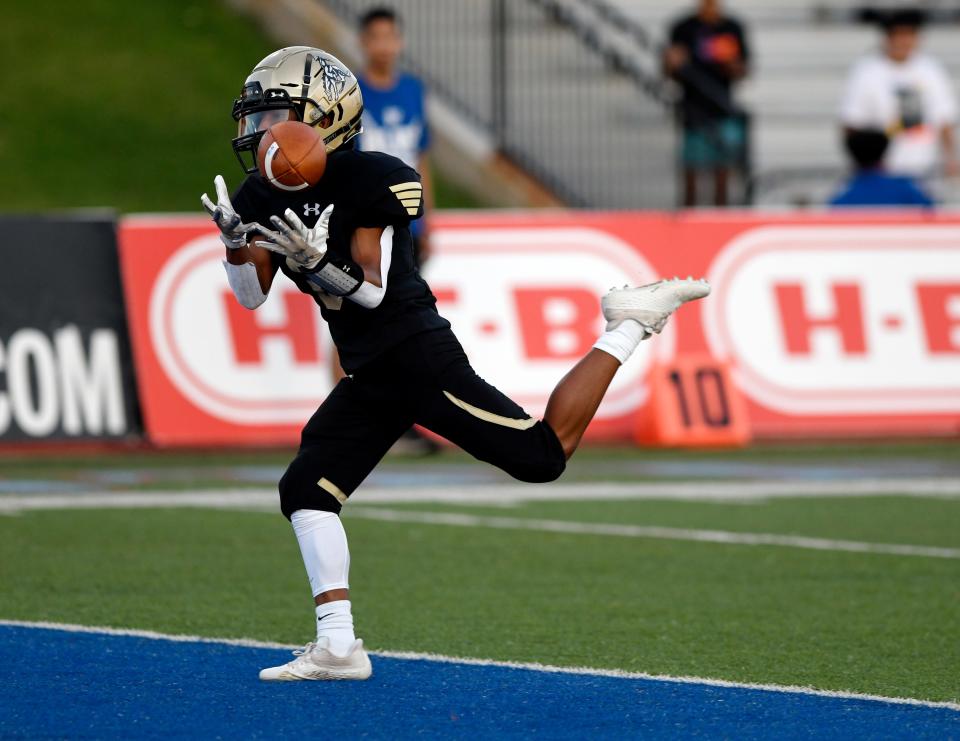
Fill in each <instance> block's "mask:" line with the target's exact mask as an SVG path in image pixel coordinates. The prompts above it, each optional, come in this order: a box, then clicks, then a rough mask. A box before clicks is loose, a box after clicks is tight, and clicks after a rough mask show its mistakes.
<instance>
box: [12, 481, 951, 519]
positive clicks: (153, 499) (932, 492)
mask: <svg viewBox="0 0 960 741" xmlns="http://www.w3.org/2000/svg"><path fill="white" fill-rule="evenodd" d="M869 496H894V497H921V498H927V497H934V498H941V499H960V478H935V477H926V478H886V479H849V480H838V481H724V482H697V481H695V482H648V481H644V482H630V483H594V484H583V483H570V484H566V483H564V484H523V485H517V484H485V485H469V486H437V487H431V486H402V487H370V488H363V489H361V490H359V491H358V492H356V495H355V496H354V497H353V498H352V502H351V506H354V505H356V504H358V503H359V504H401V503H417V502H432V503H450V504H515V503H520V502H561V501H586V500H609V501H621V500H637V501H639V500H648V499H657V500H676V501H694V502H700V501H707V502H762V501H765V500H768V499H780V498H797V499H806V498H848V497H869ZM277 505H278V498H277V492H276V489H273V488H270V489H247V488H244V489H238V488H233V489H230V488H227V489H209V490H192V491H182V490H179V491H178V490H154V491H122V490H117V491H110V492H104V491H90V492H72V493H69V494H31V493H13V494H0V512H11V511H21V510H34V509H84V508H97V509H99V508H122V509H126V508H136V507H217V508H219V507H224V508H228V507H276V506H277Z"/></svg>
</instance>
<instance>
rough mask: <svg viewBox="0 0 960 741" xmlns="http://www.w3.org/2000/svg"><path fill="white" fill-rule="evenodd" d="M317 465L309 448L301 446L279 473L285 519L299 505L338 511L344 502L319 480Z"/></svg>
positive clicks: (319, 474) (319, 509) (281, 506)
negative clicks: (281, 473)
mask: <svg viewBox="0 0 960 741" xmlns="http://www.w3.org/2000/svg"><path fill="white" fill-rule="evenodd" d="M320 468H321V464H320V462H319V461H317V460H316V459H314V458H313V456H311V455H310V452H309V451H307V450H301V451H300V452H299V453H297V457H296V458H294V459H293V460H292V461H291V462H290V465H289V466H287V470H286V471H285V472H284V474H283V476H281V477H280V483H279V485H278V489H279V490H280V511H281V512H283V515H284V517H286V518H287V519H288V520H289V519H290V515H292V514H293V513H294V512H296V511H297V510H298V509H313V510H318V511H320V512H333V513H334V514H340V510H341V509H343V505H342V504H340V502H339V501H338V500H337V498H336V497H335V496H334V495H333V494H331V493H330V492H329V491H327V490H326V489H324V488H323V487H322V486H321V484H320V481H321V480H323V472H322V471H321V470H320Z"/></svg>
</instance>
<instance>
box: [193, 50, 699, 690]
mask: <svg viewBox="0 0 960 741" xmlns="http://www.w3.org/2000/svg"><path fill="white" fill-rule="evenodd" d="M362 111H363V104H362V100H361V94H360V89H359V87H358V85H357V79H356V77H355V76H354V75H353V73H352V72H351V71H350V70H349V69H347V67H346V66H344V65H343V64H342V63H341V62H340V61H339V60H338V59H337V58H336V57H334V56H332V55H330V54H328V53H326V52H324V51H322V50H320V49H314V48H309V47H303V46H297V47H289V48H285V49H280V50H279V51H276V52H274V53H273V54H271V55H269V56H268V57H266V58H265V59H264V60H263V61H261V62H260V63H259V64H258V65H257V66H256V67H255V68H254V70H253V72H252V73H251V74H250V76H249V77H247V80H246V82H245V83H244V86H243V91H242V94H241V96H240V98H238V99H237V100H236V101H235V102H234V106H233V117H234V118H235V119H236V120H237V122H238V124H239V135H238V136H237V138H235V139H234V140H233V148H234V150H235V152H236V154H237V157H238V158H239V159H240V162H241V165H242V166H243V168H244V170H245V171H246V173H247V178H246V180H244V181H243V183H242V184H241V185H240V187H239V189H238V190H237V191H236V193H235V194H234V195H233V197H232V198H231V197H230V195H229V194H228V192H227V188H226V184H225V183H224V180H223V178H222V177H220V176H219V175H218V176H217V177H216V180H215V183H216V195H217V202H216V203H213V202H212V201H211V199H210V198H208V197H207V195H206V194H204V195H203V197H202V199H201V200H202V203H203V205H204V207H205V208H206V210H207V211H208V212H209V213H210V215H211V217H212V218H213V220H214V222H215V223H216V225H217V227H219V229H220V232H221V239H222V240H223V243H224V245H225V247H226V259H225V260H224V267H225V268H226V271H227V280H228V282H229V284H230V287H231V289H232V290H233V292H234V294H235V295H236V298H237V300H238V301H239V302H240V303H241V304H242V305H243V306H245V307H247V308H249V309H255V308H257V307H258V306H259V305H260V304H261V303H263V301H264V300H265V299H266V297H267V293H268V292H269V291H270V286H271V284H272V282H273V280H274V278H275V276H276V273H277V271H278V270H279V271H280V272H282V273H283V274H284V276H285V277H286V278H288V279H289V280H292V281H293V282H294V283H295V284H296V285H297V287H298V288H299V289H300V290H301V291H302V292H303V293H306V294H308V295H309V296H311V297H312V298H313V299H314V300H315V301H316V302H317V303H318V304H319V306H320V311H321V313H322V315H323V317H324V319H325V320H326V321H327V323H328V324H329V326H330V333H331V335H332V337H333V340H334V343H335V344H336V346H337V348H338V350H339V351H340V358H341V363H342V365H343V367H344V369H345V371H346V372H347V374H348V375H347V377H346V378H344V379H342V380H341V381H340V382H339V383H338V384H337V385H336V387H335V388H334V389H333V391H332V392H331V393H330V395H329V396H328V397H327V398H326V400H325V401H324V402H323V404H321V405H320V408H319V409H317V411H316V413H314V415H313V416H312V417H311V418H310V420H309V421H308V422H307V424H306V426H305V427H304V428H303V433H302V436H301V442H300V448H299V450H298V452H297V455H296V457H295V458H294V459H293V461H292V462H291V463H290V465H289V467H288V468H287V470H286V472H285V473H284V475H283V477H282V478H281V479H280V484H279V489H280V507H281V510H282V512H283V514H284V515H285V516H286V517H287V518H289V520H290V521H291V523H292V525H293V530H294V533H295V535H296V538H297V541H298V543H299V545H300V551H301V554H302V555H303V561H304V564H305V566H306V570H307V576H308V578H309V581H310V586H311V589H312V592H313V596H314V603H315V606H316V627H317V637H316V639H315V640H314V641H311V642H310V643H308V644H307V645H306V647H305V648H303V649H302V650H299V651H296V652H295V655H296V658H295V659H294V660H293V661H291V662H290V663H288V664H284V665H283V666H278V667H273V668H268V669H264V670H263V671H262V672H261V673H260V678H261V679H264V680H303V679H366V678H367V677H369V676H370V673H371V666H370V660H369V658H368V657H367V654H366V652H365V651H364V649H363V642H362V641H360V640H358V639H357V638H356V636H355V635H354V627H353V617H352V614H351V611H350V594H349V591H348V581H347V575H348V571H349V566H350V554H349V551H348V549H347V538H346V534H345V533H344V530H343V526H342V525H341V523H340V518H339V513H340V509H341V508H342V507H343V505H344V504H345V503H346V502H347V500H348V498H349V497H350V495H351V494H352V493H353V492H354V491H355V490H356V488H357V487H358V486H359V485H360V484H361V482H362V481H363V480H364V479H365V478H366V477H367V475H368V474H369V473H370V471H371V470H372V469H373V468H374V466H376V465H377V463H378V462H379V461H380V459H381V458H382V457H383V455H384V454H385V453H386V452H387V450H388V449H389V448H390V446H391V445H392V444H393V443H394V441H395V440H396V439H397V438H398V437H399V436H400V435H401V434H403V433H404V432H405V431H406V430H407V429H409V428H410V426H411V425H413V424H415V423H416V424H420V425H422V426H423V427H425V428H427V429H429V430H432V431H433V432H435V433H437V434H438V435H441V436H443V437H445V438H447V439H448V440H450V441H451V442H453V443H455V444H456V445H458V446H460V447H461V448H463V449H464V450H466V451H467V452H469V453H470V454H472V455H473V456H475V457H476V458H478V459H480V460H483V461H487V462H489V463H491V464H493V465H495V466H497V467H499V468H501V469H503V470H504V471H506V472H507V473H509V474H510V475H512V476H514V477H515V478H517V479H519V480H521V481H529V482H547V481H553V480H554V479H556V478H557V477H558V476H560V474H562V473H563V470H564V468H565V466H566V462H567V459H568V458H570V456H571V455H572V454H573V452H574V451H575V450H576V448H577V445H578V444H579V443H580V438H581V437H582V435H583V433H584V430H586V428H587V425H588V424H589V422H590V420H591V419H592V418H593V415H594V413H595V412H596V411H597V407H598V406H599V405H600V401H601V400H602V399H603V395H604V393H605V392H606V389H607V387H608V385H609V384H610V382H611V381H612V380H613V377H614V374H616V372H617V369H618V368H619V367H620V365H621V364H622V363H623V362H624V361H626V359H627V358H628V357H630V355H631V353H632V352H633V351H634V350H635V349H636V347H637V346H638V345H639V344H640V342H641V341H642V340H645V339H647V338H649V337H651V336H652V335H653V334H657V333H659V332H660V331H661V330H662V329H663V327H664V325H665V324H666V322H667V319H668V317H669V316H670V314H671V313H673V312H674V311H675V310H676V309H678V308H679V307H680V305H681V304H683V303H684V302H686V301H691V300H693V299H698V298H702V297H704V296H706V295H707V294H708V293H709V290H710V289H709V286H708V285H707V284H706V283H705V282H704V281H694V280H691V279H687V280H677V279H674V280H670V281H660V282H658V283H653V284H651V285H646V286H641V287H639V288H627V287H625V288H622V289H617V290H612V291H611V292H610V293H608V294H607V295H606V296H604V297H603V300H602V304H601V305H602V309H603V314H604V317H605V318H606V320H607V325H606V331H605V332H604V333H603V334H602V335H601V336H600V337H599V339H598V340H597V342H596V344H595V345H594V347H593V349H591V350H590V352H588V353H587V354H586V355H585V356H584V357H583V358H582V359H581V360H580V361H579V362H578V363H577V364H576V365H575V366H574V367H573V368H572V369H571V370H570V372H569V373H568V374H567V375H566V376H565V377H564V378H563V380H561V381H560V383H559V384H558V385H557V387H556V388H555V389H554V391H553V393H552V395H551V397H550V400H549V403H548V404H547V409H546V413H545V414H544V418H543V419H542V420H538V419H534V418H532V417H531V416H530V415H528V414H527V413H526V412H524V411H523V409H521V408H520V407H519V406H518V405H517V404H515V403H514V402H513V401H511V400H510V399H508V398H507V397H506V396H504V395H503V394H502V393H500V392H499V391H498V390H497V389H495V388H494V387H493V386H491V385H490V384H488V383H486V382H485V381H484V380H483V379H482V378H480V377H479V376H478V375H477V374H476V373H475V372H474V371H473V369H472V368H471V367H470V362H469V361H468V359H467V356H466V354H465V353H464V351H463V348H462V347H461V346H460V343H459V342H458V341H457V338H456V337H455V336H454V334H453V332H452V331H451V329H450V323H449V322H447V320H446V319H444V318H443V317H442V316H440V314H438V313H437V309H436V299H435V298H434V296H433V294H432V293H431V291H430V287H429V286H428V285H427V284H426V283H425V282H424V280H423V278H421V277H420V275H419V273H418V272H417V269H416V267H415V263H414V257H413V246H412V242H411V237H410V222H411V221H413V220H414V219H416V218H418V217H420V215H421V214H422V213H423V198H422V187H421V184H420V177H419V176H418V175H417V173H416V171H414V170H413V169H411V168H410V167H409V166H408V165H406V164H404V163H403V162H402V161H400V160H398V159H396V158H394V157H391V156H389V155H385V154H381V153H376V152H361V151H358V150H356V149H354V147H353V139H354V137H356V135H357V134H358V133H359V132H360V127H361V113H362ZM288 119H293V120H300V121H303V122H305V123H307V124H309V125H311V126H316V127H318V128H319V130H320V131H321V133H322V136H323V139H324V142H325V143H326V148H327V151H328V153H329V154H328V159H327V167H326V171H325V172H324V175H323V178H322V179H321V180H320V182H319V183H318V184H317V185H315V186H312V187H308V188H304V189H301V190H295V191H294V190H291V191H288V192H283V191H278V190H275V189H273V188H272V187H270V186H269V185H268V184H267V182H266V181H265V180H264V179H263V178H262V177H261V176H260V175H259V174H257V167H256V151H257V145H258V143H259V141H260V138H261V137H262V136H263V134H264V132H265V130H266V128H268V127H269V126H270V125H271V124H272V123H275V122H276V121H278V120H288ZM505 269H509V266H505Z"/></svg>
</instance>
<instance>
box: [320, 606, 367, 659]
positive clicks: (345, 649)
mask: <svg viewBox="0 0 960 741" xmlns="http://www.w3.org/2000/svg"><path fill="white" fill-rule="evenodd" d="M321 638H326V639H327V640H328V641H329V642H330V643H329V644H328V647H329V648H330V651H332V652H333V653H335V654H336V655H337V656H346V655H347V654H348V653H350V647H351V646H352V645H353V642H354V641H355V640H357V637H356V636H355V635H354V634H353V615H352V614H351V612H350V600H348V599H340V600H336V601H335V602H324V603H323V604H322V605H317V641H318V642H319V641H320V639H321Z"/></svg>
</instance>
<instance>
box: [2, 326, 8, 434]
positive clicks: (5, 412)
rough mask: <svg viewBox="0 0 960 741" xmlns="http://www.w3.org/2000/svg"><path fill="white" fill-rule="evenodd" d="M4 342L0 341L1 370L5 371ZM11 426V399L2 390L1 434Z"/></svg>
mask: <svg viewBox="0 0 960 741" xmlns="http://www.w3.org/2000/svg"><path fill="white" fill-rule="evenodd" d="M3 363H4V356H3V343H2V342H0V372H2V371H3ZM9 428H10V400H9V399H8V398H7V394H4V393H2V392H0V435H2V434H3V433H5V432H6V431H7V430H8V429H9Z"/></svg>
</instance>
